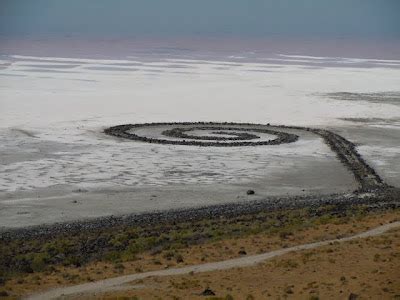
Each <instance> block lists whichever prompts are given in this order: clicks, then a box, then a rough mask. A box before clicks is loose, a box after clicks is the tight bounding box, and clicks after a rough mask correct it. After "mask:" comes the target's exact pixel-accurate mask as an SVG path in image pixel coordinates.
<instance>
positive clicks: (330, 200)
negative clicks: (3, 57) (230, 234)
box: [2, 123, 399, 238]
mask: <svg viewBox="0 0 400 300" xmlns="http://www.w3.org/2000/svg"><path fill="white" fill-rule="evenodd" d="M167 126H170V127H171V126H172V127H174V126H175V127H176V126H178V128H182V126H183V127H186V128H190V130H191V131H192V130H194V129H197V128H198V127H199V126H200V127H201V128H203V129H204V128H205V127H209V130H211V131H212V132H213V134H212V135H208V139H209V140H213V139H215V138H216V137H215V132H217V134H216V136H217V137H219V138H221V136H226V137H227V138H228V139H229V138H231V135H226V132H227V130H229V128H232V126H234V129H233V132H234V134H235V135H236V134H239V135H240V133H237V131H240V130H242V131H244V132H251V134H255V132H261V131H268V133H269V134H271V133H272V134H273V135H277V133H278V132H279V134H278V137H277V138H276V140H279V141H280V142H282V143H283V142H285V140H281V137H282V136H285V137H286V138H287V140H286V142H289V143H292V142H294V141H295V140H297V138H298V136H297V135H295V134H293V133H287V132H290V131H292V130H294V131H297V132H298V131H305V132H311V133H312V134H315V135H319V136H321V137H322V138H323V139H324V141H325V143H326V144H327V145H329V147H330V148H331V149H332V151H334V153H336V155H337V157H338V158H339V160H340V161H341V162H342V163H343V164H344V165H345V166H346V167H347V168H348V170H349V171H350V172H351V173H352V174H353V176H354V178H355V180H356V182H357V183H358V188H356V189H355V190H354V191H353V192H352V193H336V194H318V195H290V196H282V195H280V196H271V197H266V198H261V199H260V198H259V199H257V198H254V199H253V200H251V199H250V200H249V199H247V201H234V199H231V201H229V202H228V203H226V204H218V205H215V204H214V205H207V206H204V205H203V206H197V207H192V208H181V209H172V210H161V211H158V212H146V213H140V214H137V213H136V214H135V213H134V214H125V215H120V216H118V215H113V216H107V217H100V218H92V219H86V220H83V219H81V220H77V221H73V222H64V223H57V222H53V223H52V224H48V225H38V226H32V227H29V228H22V229H10V228H6V229H3V230H2V238H5V237H7V238H10V237H12V236H19V237H21V236H35V235H53V234H57V233H60V232H73V231H81V230H86V229H95V228H102V227H112V226H116V225H121V224H124V225H135V224H147V225H150V224H154V223H160V222H170V221H191V220H199V219H202V218H213V217H215V218H217V217H222V216H226V217H232V216H239V215H241V214H249V213H258V212H261V211H273V210H279V209H290V208H302V207H313V208H316V207H318V206H323V205H330V204H338V205H340V206H343V207H349V206H352V205H356V204H357V205H358V204H366V205H369V206H383V207H392V206H393V207H397V206H398V202H399V190H398V189H396V188H394V187H391V186H389V185H387V184H386V183H385V182H384V181H383V180H382V179H381V178H380V176H379V175H378V174H377V173H376V172H375V170H374V169H373V168H372V167H371V166H369V165H368V164H367V162H366V161H365V160H364V159H363V158H362V157H361V155H360V154H359V153H358V152H357V150H356V148H355V145H354V144H352V143H351V142H350V141H348V140H346V139H345V138H343V137H341V136H340V135H338V134H335V133H333V132H331V131H328V130H322V129H313V128H306V127H288V126H270V125H260V124H237V123H152V124H140V125H136V126H133V125H123V126H116V127H111V128H110V129H107V130H106V131H105V132H106V133H107V134H111V135H116V136H118V137H121V136H122V137H127V138H129V139H131V138H132V134H126V132H127V131H128V130H131V129H132V128H133V127H140V128H141V127H145V128H148V127H150V128H152V129H153V128H157V129H158V130H159V132H161V133H162V132H165V130H166V129H165V127H167ZM254 128H255V129H256V130H253V129H254ZM260 128H262V129H260ZM243 129H244V130H243ZM160 130H161V131H160ZM221 130H225V131H222V133H221ZM282 132H283V133H285V132H286V135H284V134H283V133H282ZM134 139H136V136H134ZM144 141H145V142H149V143H164V140H161V139H153V138H150V139H147V140H144ZM195 141H196V142H200V143H204V144H202V146H205V147H212V146H214V145H210V144H208V141H203V140H202V139H201V138H200V139H195ZM269 141H274V140H273V139H272V140H267V141H264V142H269ZM168 142H169V141H167V143H168ZM174 142H178V143H179V142H180V141H174ZM185 142H186V141H185ZM185 142H184V143H185ZM223 142H224V141H213V142H212V143H221V144H223V145H225V144H224V143H223ZM228 142H229V143H233V145H234V146H239V145H237V143H242V142H237V141H236V140H234V141H231V140H228ZM245 143H249V142H247V141H246V142H245ZM246 145H248V144H246ZM248 146H249V145H248ZM253 146H254V145H253ZM161 200H162V199H161Z"/></svg>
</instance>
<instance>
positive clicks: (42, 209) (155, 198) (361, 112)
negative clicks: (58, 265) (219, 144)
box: [0, 55, 400, 228]
mask: <svg viewBox="0 0 400 300" xmlns="http://www.w3.org/2000/svg"><path fill="white" fill-rule="evenodd" d="M399 65H400V61H399V60H393V59H392V60H379V59H373V60H371V59H364V60H363V59H346V58H335V57H311V56H309V57H308V56H300V57H298V56H290V55H280V56H278V57H276V56H275V57H274V58H273V60H272V58H271V59H268V60H265V61H263V62H261V60H258V62H250V61H239V62H237V61H236V62H229V58H228V57H227V58H226V59H225V61H222V60H214V61H213V60H201V59H178V58H173V59H158V60H155V59H150V60H149V59H148V58H146V60H141V59H140V58H137V57H136V58H132V57H125V58H118V59H117V58H108V59H83V58H80V59H79V58H59V57H33V56H12V55H6V56H2V57H1V70H0V75H1V79H2V80H1V83H0V107H1V111H2V118H1V120H0V157H1V161H0V220H1V221H0V226H1V227H3V228H5V227H20V226H27V225H34V224H41V223H52V222H55V221H68V220H73V219H78V218H81V217H97V216H104V215H109V214H120V213H128V212H143V211H149V210H154V209H171V208H178V207H191V206H197V205H208V204H216V203H225V202H230V201H246V200H247V196H246V195H245V191H246V190H247V189H249V188H252V189H254V190H256V196H254V197H253V198H252V199H254V198H256V199H258V198H257V197H259V198H262V197H265V196H268V195H276V194H281V195H286V194H303V193H321V192H324V193H325V192H331V191H351V190H353V189H354V184H353V182H352V180H351V176H350V174H348V172H347V171H346V170H345V169H344V168H343V167H342V166H341V165H339V164H338V162H337V161H336V159H335V158H334V155H333V154H332V153H331V152H330V151H329V149H328V148H327V147H326V146H325V145H323V144H322V143H321V141H320V140H318V139H312V138H310V139H309V138H303V139H300V140H299V142H298V143H294V144H293V145H279V146H276V147H275V146H271V147H254V148H252V149H249V148H246V149H199V148H196V147H194V148H193V147H187V146H183V147H179V146H173V147H172V146H171V147H170V146H163V145H147V144H144V143H135V142H131V141H120V140H118V139H114V138H110V137H106V136H104V134H103V133H102V130H103V129H104V128H105V127H106V126H112V125H117V124H123V123H140V122H162V121H167V122H170V121H233V122H252V123H264V124H265V123H275V124H287V125H305V126H317V127H329V128H331V129H333V130H335V129H337V130H339V131H340V132H339V133H341V132H343V133H344V136H345V137H346V138H349V140H355V141H356V142H357V143H359V144H360V152H361V153H362V154H364V155H365V156H366V158H367V159H368V161H371V163H372V164H373V165H374V166H375V167H376V170H377V171H378V173H379V174H380V175H381V176H382V177H383V178H385V179H386V180H387V181H388V182H389V183H391V184H394V185H396V184H398V182H400V181H399V179H400V170H399V169H398V167H397V165H398V164H395V163H394V162H396V161H397V160H398V159H399V151H398V147H399V141H400V139H399V138H398V136H399V123H398V121H396V120H398V117H399V116H400V107H399V101H397V100H396V99H398V94H396V93H395V94H393V95H394V96H391V98H390V99H389V98H388V97H383V96H382V97H375V98H374V99H373V100H374V101H370V100H371V99H370V98H371V97H370V98H368V99H369V101H364V100H363V95H364V96H365V94H360V95H359V100H354V99H352V100H348V99H338V97H331V96H330V95H329V94H328V93H337V92H353V93H356V95H357V93H378V92H379V93H384V92H398V86H400V82H399V79H398V78H400V76H399V74H400V73H399V72H400V71H399V70H400V69H399ZM396 95H397V96H396ZM160 97H161V98H162V100H160ZM396 97H397V98H396ZM356 98H357V97H356ZM368 99H367V100H368ZM377 99H378V100H377ZM379 99H380V100H379ZM360 118H364V119H369V120H370V122H367V123H363V124H362V125H360V122H359V120H358V121H357V119H360ZM377 118H378V120H386V121H387V122H386V123H385V124H383V125H384V126H382V122H381V121H377ZM303 190H304V191H303Z"/></svg>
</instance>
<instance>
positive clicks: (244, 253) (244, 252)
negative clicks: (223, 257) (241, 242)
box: [238, 250, 247, 255]
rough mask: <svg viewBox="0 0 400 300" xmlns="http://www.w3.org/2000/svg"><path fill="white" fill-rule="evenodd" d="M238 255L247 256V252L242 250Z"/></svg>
mask: <svg viewBox="0 0 400 300" xmlns="http://www.w3.org/2000/svg"><path fill="white" fill-rule="evenodd" d="M238 254H239V255H247V252H246V251H244V250H240V251H239V252H238Z"/></svg>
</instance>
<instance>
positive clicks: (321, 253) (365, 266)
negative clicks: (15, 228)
mask: <svg viewBox="0 0 400 300" xmlns="http://www.w3.org/2000/svg"><path fill="white" fill-rule="evenodd" d="M396 220H398V213H396V212H391V213H385V214H375V215H371V216H367V217H364V218H362V219H357V218H354V219H352V221H351V222H349V221H347V222H346V221H345V222H342V221H340V222H334V223H327V224H324V223H321V224H320V225H318V226H315V227H311V228H309V229H305V230H302V231H300V232H296V233H295V234H287V235H283V234H279V235H272V236H271V235H265V234H255V235H249V236H245V237H241V238H235V239H224V240H221V241H217V242H211V243H207V244H200V245H195V246H190V247H188V248H183V249H179V250H177V251H176V252H175V253H174V255H173V256H172V259H171V257H170V256H169V255H168V256H167V255H166V254H168V253H167V252H162V253H159V254H153V253H144V254H143V255H140V257H138V259H137V260H134V261H128V262H124V263H122V264H117V265H113V264H109V263H93V264H89V265H87V266H85V267H81V268H69V267H67V268H62V267H57V269H59V270H58V271H57V272H50V273H45V274H41V273H35V274H32V275H27V276H25V277H24V278H23V279H21V278H20V279H18V278H16V279H13V280H12V281H10V282H7V286H6V287H5V288H6V290H7V289H8V290H9V291H13V293H22V294H26V293H27V292H28V291H31V292H30V293H32V291H37V290H41V291H43V290H46V289H48V288H49V287H52V286H59V285H63V284H67V285H71V284H73V283H79V282H80V281H88V280H89V281H95V280H99V279H102V278H110V277H114V278H113V279H110V280H106V281H104V282H96V281H95V282H93V283H88V284H84V285H78V286H76V287H71V288H66V289H62V288H61V289H59V290H55V291H53V292H51V293H53V294H52V295H53V296H54V295H57V293H58V294H60V293H71V292H83V291H86V292H89V293H88V294H84V295H82V294H80V295H79V296H78V298H79V299H91V298H96V299H97V298H101V299H103V298H104V297H105V298H106V299H108V298H110V299H115V298H116V297H118V296H121V297H122V296H130V297H133V296H135V295H136V296H139V298H140V299H142V298H144V299H157V296H161V297H165V296H166V295H168V296H169V297H171V298H173V297H174V296H176V297H178V298H183V299H186V298H196V297H198V296H199V294H200V293H201V292H202V291H203V290H204V289H205V288H207V287H209V288H211V289H212V290H213V291H214V292H215V293H216V294H217V296H220V297H224V296H226V295H227V294H231V295H233V296H234V297H235V299H236V298H239V299H242V298H246V297H247V295H249V294H251V295H253V297H255V298H256V299H260V298H261V299H263V298H265V297H266V295H267V296H270V297H272V298H274V299H275V298H279V297H283V298H286V297H293V296H299V297H300V298H304V299H309V297H311V296H312V295H316V296H321V297H322V298H338V297H339V298H346V299H347V297H348V295H349V294H350V293H351V292H353V293H356V294H359V295H361V296H362V297H366V296H369V295H370V296H371V298H372V299H376V297H378V298H379V297H384V298H388V297H389V296H390V295H392V296H393V295H394V294H396V293H398V292H400V291H399V289H400V285H399V284H400V283H399V282H397V281H396V278H398V276H396V272H398V271H397V270H398V264H399V260H398V255H397V252H398V249H399V248H398V247H399V246H400V245H399V240H398V229H396V226H398V221H397V223H396V222H395V221H396ZM381 224H386V225H384V226H380V225H381ZM374 228H377V229H374ZM390 228H392V229H393V230H395V231H393V230H392V231H390V232H387V233H386V230H389V229H390ZM360 232H364V233H362V234H361V235H358V234H356V233H360ZM355 234H356V235H355ZM376 234H382V236H381V237H368V236H374V235H376ZM343 237H348V238H344V239H343V240H342V241H343V242H345V243H336V242H326V241H332V240H335V239H340V238H343ZM358 238H362V239H358ZM321 240H322V241H325V242H323V243H319V242H318V241H321ZM299 245H300V246H299ZM301 245H303V246H301ZM304 245H305V246H304ZM318 246H320V247H321V248H316V249H314V250H313V249H312V248H314V247H318ZM396 249H397V250H396ZM291 250H297V251H299V250H300V252H294V253H291ZM360 250H362V251H360ZM243 251H244V253H245V255H243V254H240V253H242V252H243ZM262 253H265V254H262ZM239 254H240V255H239ZM277 255H278V256H282V257H281V258H280V257H275V256H277ZM176 257H181V258H180V260H177V259H176ZM274 257H275V258H274ZM265 259H269V260H270V259H272V260H271V261H266V262H262V261H263V260H265ZM221 260H222V261H221ZM254 264H257V265H254ZM332 265H336V266H337V267H336V268H333V267H332ZM182 267H183V268H182ZM160 269H161V271H159V270H160ZM163 269H164V270H163ZM225 269H228V270H225ZM149 271H150V272H149ZM192 271H193V272H192ZM197 272H206V273H197ZM132 273H136V274H133V275H129V274H132ZM118 274H120V275H123V274H126V275H124V276H121V277H116V276H118ZM180 274H181V275H180ZM183 274H189V276H188V275H183ZM172 275H175V276H172ZM158 276H162V277H158ZM238 278H240V280H238ZM343 278H345V279H343ZM124 283H126V284H125V285H124ZM110 289H111V290H113V292H112V293H106V294H103V293H104V291H105V290H110ZM290 290H291V291H290ZM93 291H95V292H96V294H92V293H93ZM100 291H102V293H100V294H99V292H100ZM51 293H50V294H51ZM50 294H48V295H47V296H49V295H50ZM268 294H269V295H268ZM39 297H41V298H40V299H43V297H44V295H41V296H39ZM201 297H203V296H201ZM201 297H200V298H201Z"/></svg>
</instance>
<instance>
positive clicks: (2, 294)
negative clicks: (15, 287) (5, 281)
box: [0, 291, 9, 297]
mask: <svg viewBox="0 0 400 300" xmlns="http://www.w3.org/2000/svg"><path fill="white" fill-rule="evenodd" d="M8 296H9V295H8V293H7V292H6V291H0V297H8Z"/></svg>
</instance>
